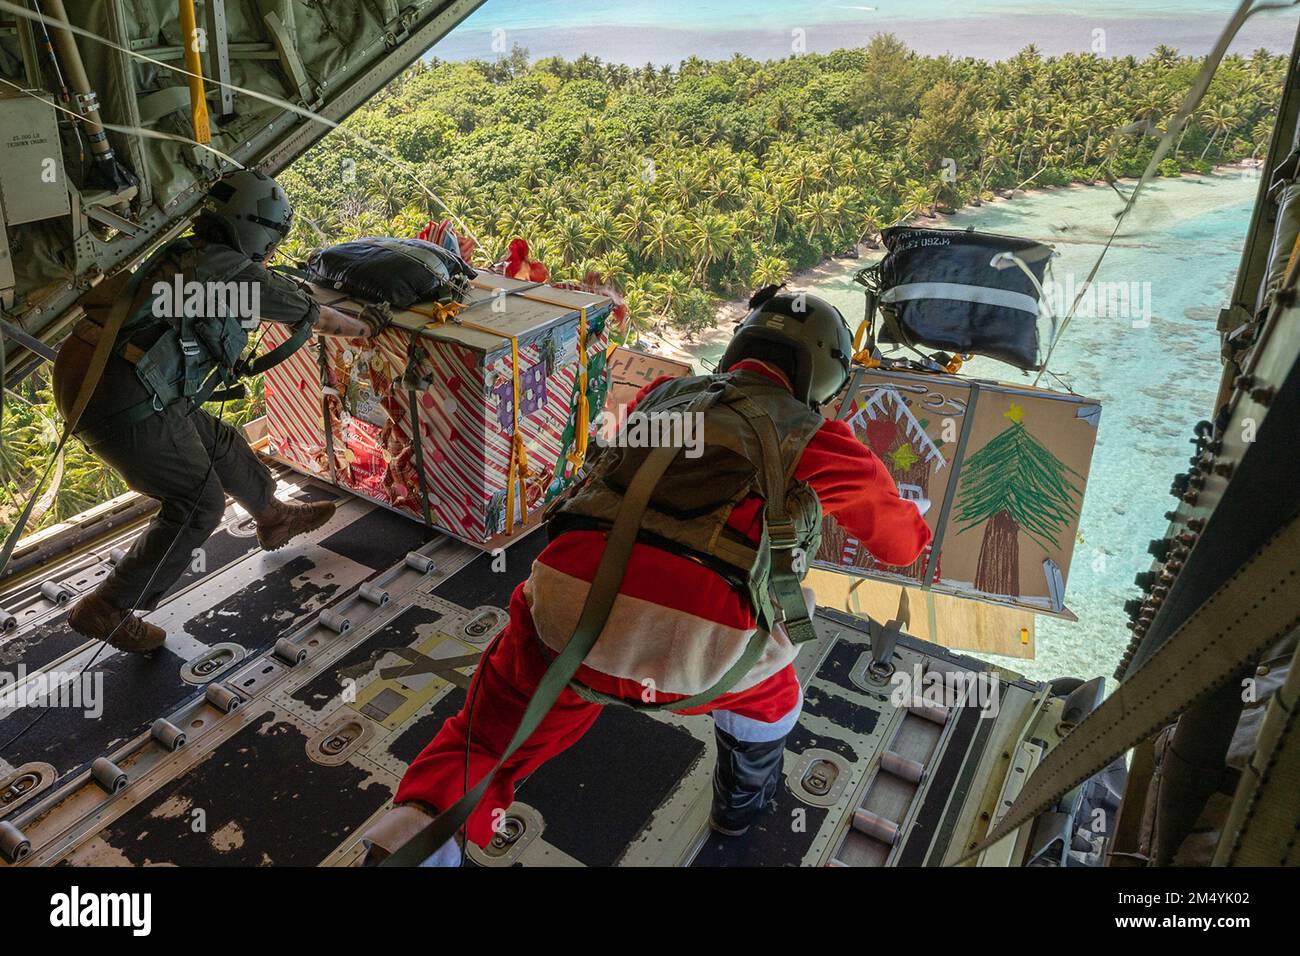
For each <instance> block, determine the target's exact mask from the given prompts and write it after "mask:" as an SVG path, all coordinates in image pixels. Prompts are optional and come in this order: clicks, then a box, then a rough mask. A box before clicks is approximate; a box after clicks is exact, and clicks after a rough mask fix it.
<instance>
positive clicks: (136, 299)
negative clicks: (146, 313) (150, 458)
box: [0, 273, 148, 575]
mask: <svg viewBox="0 0 1300 956" xmlns="http://www.w3.org/2000/svg"><path fill="white" fill-rule="evenodd" d="M141 278H142V277H141V275H140V274H139V273H137V274H136V275H135V276H133V277H132V278H131V279H130V280H129V281H128V282H127V284H126V290H124V291H128V292H129V293H131V294H128V295H122V296H119V297H117V298H116V299H114V300H113V305H112V308H110V309H109V312H108V317H107V318H106V319H105V321H104V325H103V333H102V334H101V335H100V337H99V341H98V342H96V343H95V351H94V352H92V353H91V356H90V364H88V365H87V366H86V374H85V377H83V378H82V380H81V387H80V388H78V389H77V397H76V398H75V399H74V400H73V402H72V408H71V409H69V410H68V417H67V419H66V420H65V421H64V423H63V434H62V435H60V436H59V443H58V445H56V446H55V448H54V453H53V454H52V455H50V462H49V464H48V465H46V466H45V472H44V473H43V474H42V475H41V478H40V481H38V482H37V483H36V484H35V485H33V486H32V491H31V495H30V496H29V497H28V499H27V504H26V505H25V506H24V507H23V512H22V514H20V515H19V516H18V520H17V521H16V522H15V523H14V526H13V530H12V531H10V532H9V537H8V538H6V539H5V544H4V550H3V551H0V575H3V574H4V572H5V568H7V567H9V559H10V558H11V557H13V553H14V548H16V547H17V546H18V541H19V539H20V538H22V536H23V531H24V529H26V527H27V522H28V521H29V520H30V519H31V516H32V510H33V509H34V508H35V507H36V501H37V499H39V498H40V497H41V495H40V491H41V488H42V487H44V485H45V482H46V481H47V480H48V479H49V477H50V473H51V472H52V471H53V470H54V466H55V464H56V463H57V462H59V461H60V460H61V458H60V456H61V455H62V453H63V448H64V446H65V445H67V444H68V439H69V438H71V437H72V432H73V429H75V428H76V427H77V424H78V423H79V422H80V421H81V416H82V413H83V412H85V410H86V406H87V405H89V404H90V397H91V396H92V395H94V393H95V389H96V388H97V387H98V386H99V380H100V379H101V378H103V377H104V369H105V368H107V367H108V359H109V357H110V356H111V355H112V354H113V346H114V345H115V344H116V342H117V333H118V332H120V331H121V330H122V325H123V323H124V322H126V318H127V316H128V315H131V314H133V313H134V312H135V310H136V308H137V307H138V306H139V305H140V302H141V301H142V300H143V298H144V296H145V295H146V294H147V292H148V290H147V289H142V288H141V283H140V279H141Z"/></svg>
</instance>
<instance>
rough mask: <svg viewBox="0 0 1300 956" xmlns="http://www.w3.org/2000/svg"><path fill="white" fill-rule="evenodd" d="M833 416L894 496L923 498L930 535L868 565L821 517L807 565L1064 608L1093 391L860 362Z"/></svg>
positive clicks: (1093, 413) (859, 549) (1094, 422)
mask: <svg viewBox="0 0 1300 956" xmlns="http://www.w3.org/2000/svg"><path fill="white" fill-rule="evenodd" d="M838 417H839V418H841V419H842V420H844V421H846V422H847V423H848V424H849V425H850V426H851V427H852V429H853V432H854V434H855V435H856V436H857V437H858V440H859V441H861V442H862V444H863V445H865V446H866V447H868V448H870V449H871V450H872V452H874V453H875V454H876V456H877V457H878V458H880V460H881V461H882V462H883V463H884V465H885V467H886V468H887V469H888V471H889V473H890V474H891V475H892V476H893V478H894V481H895V482H896V483H897V485H898V488H899V493H900V494H901V495H902V496H903V497H904V498H908V499H913V500H916V499H924V500H926V501H928V502H930V507H929V511H928V512H927V514H926V521H927V523H928V524H929V525H930V529H931V531H933V532H934V545H933V546H932V547H931V549H930V550H929V551H927V553H925V554H923V555H922V556H921V557H920V558H919V559H918V560H917V561H916V562H914V563H913V564H912V565H911V566H909V567H906V568H894V567H888V566H884V565H879V564H877V563H876V561H875V559H874V558H873V557H872V555H871V554H870V553H869V552H868V551H866V549H865V548H864V547H863V546H862V545H861V543H860V542H858V541H857V540H856V539H855V538H854V537H853V536H852V535H850V534H849V533H848V532H847V531H846V530H845V529H843V528H841V527H839V525H838V524H837V523H836V521H835V519H834V518H833V517H829V518H827V520H826V522H825V527H824V534H823V538H822V547H821V550H820V552H819V553H818V556H817V561H816V563H817V564H818V565H820V566H822V567H826V568H834V569H840V570H844V571H847V572H848V573H850V574H855V575H859V576H862V577H869V578H873V579H875V580H880V581H887V582H891V583H895V584H903V583H911V584H919V585H924V586H926V587H927V588H933V589H934V590H936V591H939V592H942V593H944V594H949V595H954V596H957V597H963V598H972V599H975V600H978V601H986V602H991V603H995V604H1003V605H1009V606H1012V607H1020V608H1024V609H1026V610H1031V611H1034V612H1035V613H1040V614H1043V613H1045V614H1055V615H1057V616H1062V617H1067V618H1071V619H1073V615H1072V614H1070V612H1069V611H1068V610H1067V609H1066V607H1065V584H1066V581H1067V579H1068V576H1069V570H1070V561H1071V558H1072V556H1073V553H1074V545H1075V542H1076V539H1077V536H1078V527H1079V513H1080V511H1081V509H1082V507H1083V496H1084V491H1085V488H1086V486H1087V480H1088V470H1089V467H1090V465H1091V462H1092V452H1093V447H1094V445H1095V443H1096V435H1097V427H1098V423H1099V421H1100V417H1101V406H1100V405H1099V404H1098V403H1097V402H1096V401H1095V400H1092V399H1087V398H1084V397H1082V396H1079V395H1073V394H1065V393H1060V392H1052V391H1048V390H1046V389H1035V388H1027V387H1021V386H1011V385H1002V384H999V383H996V382H986V381H977V380H970V379H962V378H958V377H956V376H951V375H933V374H923V373H918V372H911V371H900V370H889V369H860V370H859V371H858V372H857V375H856V378H855V379H854V383H853V386H852V387H851V390H850V393H849V395H848V397H847V398H846V399H845V401H844V403H843V404H842V405H841V407H840V409H839V410H838Z"/></svg>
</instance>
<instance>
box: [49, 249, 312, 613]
mask: <svg viewBox="0 0 1300 956" xmlns="http://www.w3.org/2000/svg"><path fill="white" fill-rule="evenodd" d="M138 274H139V275H141V282H140V284H139V285H138V286H137V287H136V288H138V289H140V290H152V288H153V286H154V284H155V283H160V282H163V283H168V284H169V285H173V288H175V287H176V286H175V285H174V284H175V283H176V280H177V277H178V276H179V277H180V281H181V284H182V285H181V287H182V288H183V284H184V283H188V282H197V283H229V282H235V283H241V284H243V288H244V289H246V290H248V289H252V288H254V287H255V288H256V290H257V291H256V296H257V298H256V299H255V300H251V296H250V300H251V301H255V302H257V305H258V312H257V318H260V319H261V320H262V321H265V322H276V323H284V324H288V325H295V326H299V327H303V326H304V323H305V324H306V325H308V326H310V325H315V323H316V320H317V318H318V317H319V314H320V307H319V306H318V305H317V304H316V302H315V301H313V300H312V299H311V297H310V296H308V295H307V293H306V292H304V291H303V290H302V289H300V288H299V286H298V284H297V283H295V282H294V281H293V280H292V279H289V278H287V277H286V276H282V275H279V274H277V273H273V272H270V271H269V270H267V269H266V268H264V267H263V266H262V265H260V264H259V263H256V262H253V261H252V260H251V259H249V258H248V257H247V256H246V255H243V254H242V253H240V252H238V251H237V250H235V249H232V248H230V247H228V246H224V245H220V244H217V243H211V242H206V243H202V244H200V243H198V242H197V241H196V240H194V239H193V238H191V237H185V238H181V239H177V240H174V241H173V242H171V243H169V244H168V245H166V246H165V247H163V249H161V250H160V251H159V252H158V253H156V254H155V255H154V256H153V257H151V259H150V260H149V261H148V262H146V263H145V265H143V266H142V267H141V269H140V273H138ZM108 286H109V282H107V281H106V282H105V283H102V284H101V286H100V287H97V288H96V290H94V291H92V293H91V294H90V296H88V297H87V300H86V301H85V307H86V311H87V314H88V315H90V316H94V315H95V314H96V310H97V309H98V310H101V311H102V310H104V309H106V308H107V307H109V306H111V301H109V300H111V299H112V298H115V297H116V296H117V295H125V294H128V293H127V292H126V291H124V290H123V289H122V288H121V285H120V283H119V284H117V287H116V288H107V287H108ZM101 289H102V290H103V292H102V293H101V294H100V295H99V297H98V301H97V299H96V293H97V292H100V291H101ZM140 294H141V297H142V298H141V302H142V305H141V306H140V307H139V308H136V309H135V311H134V312H133V313H131V314H129V315H128V316H127V319H126V321H125V323H124V325H123V327H122V330H121V332H120V333H119V334H118V336H117V338H116V340H115V341H116V344H115V347H114V352H113V355H112V357H110V359H109V361H108V366H107V367H106V368H105V370H104V375H103V378H102V379H101V380H100V382H99V385H98V386H97V387H96V389H95V392H94V394H93V396H92V397H91V399H90V403H89V405H88V406H87V408H86V411H85V413H84V414H83V415H82V420H81V422H80V423H79V424H78V426H77V428H76V430H75V432H74V434H76V436H77V437H78V438H79V439H80V440H81V441H82V442H83V443H84V444H85V445H86V446H87V447H88V448H89V449H90V451H91V452H92V453H93V454H94V455H95V457H97V458H99V459H100V460H101V461H103V462H104V463H105V464H106V465H108V466H110V467H111V468H113V470H114V471H116V472H117V473H118V474H119V475H121V476H122V479H123V480H124V481H125V482H126V484H127V485H128V486H129V487H130V488H131V489H132V490H133V491H136V492H139V493H140V494H143V495H148V496H149V497H151V498H156V499H157V500H158V501H159V502H160V503H161V508H160V509H159V511H158V513H157V514H156V515H155V516H154V519H153V521H152V523H151V524H150V525H149V527H148V529H147V530H146V531H145V533H144V534H142V535H141V536H140V537H139V538H137V539H136V541H135V544H134V545H133V546H132V547H131V549H130V551H128V552H127V554H126V557H125V558H123V559H122V560H121V561H119V562H118V563H117V565H116V566H115V567H114V568H113V570H112V571H111V572H110V573H109V575H108V576H107V578H106V579H105V580H104V582H103V584H102V585H101V586H100V588H99V589H98V591H97V593H98V594H99V596H100V597H102V598H103V599H105V600H106V601H108V602H109V603H110V604H112V605H113V606H115V607H117V608H121V609H128V608H134V609H136V610H142V611H150V610H153V609H154V608H155V607H156V606H157V605H158V602H159V601H160V600H161V599H162V597H163V596H164V595H165V594H166V593H167V591H168V590H169V589H170V588H171V587H172V585H173V584H174V583H175V582H176V580H177V579H178V578H179V577H180V576H181V574H182V573H184V571H185V568H186V567H187V566H188V565H189V564H190V563H191V561H192V560H193V555H194V551H195V550H196V549H197V548H199V547H201V546H202V545H203V543H204V542H205V541H206V540H207V539H208V537H209V535H211V534H212V532H213V531H214V530H216V527H217V525H218V523H219V522H220V521H221V516H222V514H223V513H224V511H225V496H226V494H229V495H230V496H231V497H233V498H234V499H235V500H236V501H238V502H239V503H240V504H241V505H243V506H244V508H246V509H247V510H248V512H249V513H250V514H253V515H257V514H260V513H262V512H264V511H265V510H266V509H267V507H268V506H269V505H270V504H271V501H272V499H273V497H274V492H275V479H274V478H273V477H272V476H271V473H270V471H269V470H268V469H267V467H266V465H264V464H263V463H262V462H261V461H260V460H259V459H258V458H257V455H256V454H255V453H254V452H253V450H252V449H251V448H250V447H249V446H248V443H247V441H245V440H244V437H243V435H242V434H240V433H239V432H238V431H237V430H236V429H234V428H232V427H231V426H229V425H227V424H226V423H225V422H223V421H221V420H220V419H219V418H217V417H215V416H213V415H210V414H209V413H208V412H206V411H205V410H204V409H203V408H202V407H197V406H196V405H195V404H194V402H193V401H192V399H191V398H187V397H184V396H181V397H177V398H174V399H173V400H171V401H169V402H163V401H161V400H159V398H158V396H157V394H156V391H152V390H151V389H150V388H149V387H148V386H147V385H146V383H145V381H144V379H143V378H142V376H141V374H140V372H139V368H138V366H137V365H136V364H133V363H132V362H131V361H128V359H127V358H126V357H124V354H125V353H126V351H127V350H128V349H130V351H131V354H133V355H135V356H139V355H140V354H141V353H142V352H145V353H149V350H150V349H151V348H153V347H154V346H155V345H156V344H157V343H159V341H160V340H161V339H162V338H163V337H164V336H166V335H167V334H168V322H167V320H166V319H165V318H159V317H158V315H157V311H156V310H155V309H154V301H155V299H157V298H158V296H157V295H155V294H154V293H153V292H152V291H142V292H141V293H140ZM164 314H165V313H164ZM101 324H102V323H101ZM214 327H216V328H218V329H221V328H228V329H229V331H230V333H231V338H232V339H233V340H234V341H233V342H232V350H233V352H234V354H236V355H237V354H238V352H239V351H240V350H242V345H243V344H244V342H246V340H247V333H246V331H241V329H240V326H239V325H238V323H237V322H235V323H234V324H231V325H229V326H228V327H225V326H223V325H222V323H221V322H216V323H215V324H214ZM97 331H98V325H87V323H86V322H82V323H80V324H79V325H78V326H77V327H76V329H74V332H73V334H72V335H71V336H69V338H68V340H67V341H66V342H65V344H64V345H63V347H62V348H61V349H60V350H59V354H58V358H57V360H56V362H55V364H54V396H55V402H56V404H57V405H58V408H59V411H60V413H62V414H63V415H64V416H65V417H66V416H67V413H68V411H69V409H70V408H71V406H72V405H73V403H74V401H75V399H76V395H77V391H78V389H79V388H80V387H81V382H82V379H83V378H84V377H85V372H86V368H87V365H88V364H89V362H90V357H91V354H92V353H93V351H94V344H93V343H94V341H96V340H97V335H96V334H95V333H97ZM149 354H151V355H152V354H154V353H149ZM227 357H228V356H227ZM209 359H212V356H211V355H210V354H207V355H204V356H203V361H204V362H207V361H208V360H209ZM211 364H213V365H226V364H227V363H226V362H225V361H223V360H220V359H213V360H212V362H211ZM176 367H177V368H179V367H180V365H179V364H177V366H176ZM198 397H199V398H200V399H201V398H202V397H203V396H202V395H199V396H198ZM150 402H152V403H153V404H152V408H151V407H150V406H149V405H148V404H144V405H143V406H142V403H150ZM159 406H162V407H161V408H159ZM141 407H143V408H144V411H145V413H146V414H145V415H143V416H141V415H139V414H133V410H134V409H140V408H141Z"/></svg>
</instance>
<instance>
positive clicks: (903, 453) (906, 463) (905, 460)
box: [889, 445, 921, 471]
mask: <svg viewBox="0 0 1300 956" xmlns="http://www.w3.org/2000/svg"><path fill="white" fill-rule="evenodd" d="M889 457H890V460H891V461H892V462H893V463H894V468H895V469H896V470H898V471H907V469H909V468H911V467H912V466H913V465H915V464H916V463H917V462H918V461H920V460H921V458H920V456H919V455H917V453H916V452H914V451H912V446H911V445H899V446H898V447H897V448H895V449H894V453H893V454H892V455H890V456H889Z"/></svg>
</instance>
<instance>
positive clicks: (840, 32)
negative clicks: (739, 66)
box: [432, 0, 1296, 65]
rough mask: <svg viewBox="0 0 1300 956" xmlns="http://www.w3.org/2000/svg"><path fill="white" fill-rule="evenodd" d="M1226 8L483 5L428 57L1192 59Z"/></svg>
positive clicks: (1259, 29) (1199, 0) (675, 0)
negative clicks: (885, 39) (862, 54)
mask: <svg viewBox="0 0 1300 956" xmlns="http://www.w3.org/2000/svg"><path fill="white" fill-rule="evenodd" d="M1236 6H1237V3H1236V0H1183V2H1171V0H1155V2H1151V3H1144V4H1139V3H1132V2H1131V0H1089V2H1082V0H1038V2H1033V3H1030V2H1013V0H906V2H904V0H867V2H853V0H845V2H837V0H696V2H688V0H653V2H646V0H577V2H575V0H487V2H486V3H485V4H483V6H482V7H480V8H479V9H478V10H477V11H476V12H475V13H474V14H473V15H472V16H471V17H469V19H467V20H466V21H465V22H464V23H463V24H461V26H459V27H458V28H457V29H456V30H455V31H454V32H453V33H452V34H451V35H450V36H448V37H447V38H446V39H444V40H443V41H442V42H441V43H439V44H438V46H437V47H436V48H435V49H434V50H433V51H432V53H433V54H434V55H436V56H439V57H442V58H444V59H452V60H457V59H467V58H471V57H476V58H482V59H493V58H494V57H495V56H497V55H499V54H500V53H502V52H507V51H509V50H510V48H511V47H512V46H513V45H514V44H519V45H520V46H523V47H525V48H527V49H528V51H529V52H530V54H532V56H534V57H544V56H563V57H569V58H572V57H576V56H579V55H581V54H584V53H588V54H592V55H595V56H599V57H601V58H602V59H605V60H608V61H613V62H622V63H629V64H632V65H641V64H644V63H646V62H653V63H656V64H664V63H670V64H672V63H677V62H679V61H681V60H683V59H686V58H687V57H690V56H698V57H701V58H703V59H720V58H721V59H726V58H728V57H730V56H731V55H732V54H734V53H744V54H746V55H748V56H751V57H754V58H756V59H768V58H779V57H786V56H789V55H791V54H792V53H797V52H803V51H804V50H806V51H808V52H825V51H828V50H833V49H837V48H841V47H853V46H860V45H862V44H865V43H866V42H867V41H868V40H869V39H870V38H871V36H872V35H874V34H876V33H881V32H890V33H894V34H896V35H897V36H898V37H900V38H901V39H902V40H904V41H905V42H907V43H908V44H909V45H910V46H911V47H912V48H913V49H915V50H917V51H918V52H921V53H926V54H942V53H951V54H954V55H956V56H978V57H985V58H995V59H996V58H1002V57H1007V56H1010V55H1012V54H1014V53H1015V52H1016V51H1017V50H1020V49H1022V48H1023V47H1024V46H1026V45H1027V44H1030V43H1033V44H1035V45H1036V46H1037V47H1038V48H1039V49H1040V50H1041V51H1042V52H1043V53H1045V54H1060V53H1065V52H1071V51H1073V52H1088V51H1090V50H1093V51H1095V52H1098V53H1102V54H1103V55H1109V56H1127V55H1130V54H1132V55H1136V56H1142V55H1145V54H1146V53H1149V52H1150V51H1151V50H1152V49H1153V48H1154V47H1155V46H1157V45H1159V44H1161V43H1164V44H1167V45H1169V46H1173V47H1175V48H1177V49H1179V50H1182V51H1184V52H1186V53H1190V54H1198V55H1199V54H1203V53H1205V52H1206V51H1207V50H1208V49H1209V48H1210V46H1211V45H1212V44H1213V41H1214V38H1215V37H1216V36H1217V34H1218V32H1219V30H1220V29H1221V28H1222V26H1223V24H1224V23H1225V22H1226V21H1227V19H1228V16H1229V14H1230V13H1231V11H1232V10H1233V9H1235V8H1236ZM1295 24H1296V13H1295V12H1294V11H1275V12H1268V13H1265V14H1261V15H1260V16H1257V17H1255V18H1254V19H1253V20H1251V21H1250V22H1249V23H1247V24H1246V26H1245V27H1244V29H1243V31H1242V34H1241V36H1240V37H1239V39H1238V41H1237V42H1236V44H1235V46H1234V49H1237V50H1243V51H1244V50H1251V49H1254V48H1256V47H1259V46H1265V47H1268V48H1269V49H1272V50H1275V51H1285V50H1288V49H1290V44H1291V40H1292V38H1293V37H1294V34H1295ZM1098 30H1101V31H1104V32H1103V33H1101V34H1098V33H1097V31H1098ZM796 36H797V38H798V45H797V47H796V42H795V41H796ZM1099 39H1100V40H1101V41H1102V42H1103V43H1104V45H1103V46H1102V47H1101V48H1100V49H1098V48H1097V47H1096V46H1095V44H1097V43H1098V41H1099Z"/></svg>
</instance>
